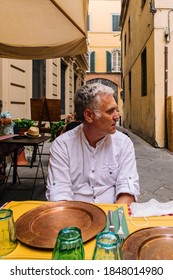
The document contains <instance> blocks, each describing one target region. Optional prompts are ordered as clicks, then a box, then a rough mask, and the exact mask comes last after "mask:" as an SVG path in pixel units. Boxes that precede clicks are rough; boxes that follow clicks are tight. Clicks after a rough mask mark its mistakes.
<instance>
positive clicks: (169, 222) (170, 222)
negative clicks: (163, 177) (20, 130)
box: [3, 200, 173, 260]
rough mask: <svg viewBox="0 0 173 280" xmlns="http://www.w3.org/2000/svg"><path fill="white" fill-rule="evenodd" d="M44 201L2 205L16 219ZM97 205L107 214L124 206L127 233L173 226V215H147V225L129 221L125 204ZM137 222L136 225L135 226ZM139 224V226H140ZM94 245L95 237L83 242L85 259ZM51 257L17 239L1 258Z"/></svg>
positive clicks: (43, 258) (44, 251) (90, 253)
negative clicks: (10, 211)
mask: <svg viewBox="0 0 173 280" xmlns="http://www.w3.org/2000/svg"><path fill="white" fill-rule="evenodd" d="M45 203H50V202H47V201H34V200H32V201H11V202H9V203H8V204H7V205H5V206H4V208H6V209H11V210H12V211H13V215H14V220H15V221H16V220H17V219H18V218H19V217H20V216H21V215H22V214H24V213H25V212H27V211H29V210H31V209H33V208H34V207H38V206H41V205H43V204H45ZM96 205H97V206H98V207H100V208H101V209H103V211H104V212H105V213H106V214H107V213H108V210H110V209H112V210H113V211H115V210H117V209H118V208H119V207H123V208H124V213H125V218H126V222H127V225H128V230H129V233H132V232H134V231H136V230H139V229H142V228H145V227H156V226H173V216H159V217H147V221H148V223H147V225H146V226H144V224H145V220H144V218H133V220H132V221H133V223H131V217H130V215H129V209H128V206H127V205H120V204H96ZM135 224H137V225H138V226H136V225H135ZM140 225H141V226H140ZM94 246H95V238H93V239H91V240H90V241H88V242H86V243H84V249H85V259H86V260H91V259H92V254H93V250H94ZM51 257H52V250H43V249H41V250H40V249H37V248H32V247H29V246H25V245H24V244H22V243H21V242H19V241H18V243H17V247H16V248H15V250H14V251H12V252H11V253H10V254H8V255H6V256H4V257H3V259H16V260H20V259H26V260H27V259H32V260H34V259H35V260H50V259H51Z"/></svg>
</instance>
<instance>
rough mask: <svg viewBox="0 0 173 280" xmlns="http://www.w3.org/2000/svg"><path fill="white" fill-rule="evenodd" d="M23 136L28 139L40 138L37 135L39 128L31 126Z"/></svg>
mask: <svg viewBox="0 0 173 280" xmlns="http://www.w3.org/2000/svg"><path fill="white" fill-rule="evenodd" d="M24 134H25V135H26V136H28V137H30V138H38V137H40V136H41V135H40V134H39V128H38V127H35V126H31V127H30V128H29V129H28V131H27V132H25V133H24Z"/></svg>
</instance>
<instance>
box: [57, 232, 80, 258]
mask: <svg viewBox="0 0 173 280" xmlns="http://www.w3.org/2000/svg"><path fill="white" fill-rule="evenodd" d="M84 258H85V254H84V246H83V241H82V236H81V230H80V229H79V228H77V227H67V228H63V229H62V230H60V232H59V233H58V236H57V240H56V243H55V247H54V250H53V254H52V259H53V260H84Z"/></svg>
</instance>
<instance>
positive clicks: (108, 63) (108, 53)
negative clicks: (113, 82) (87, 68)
mask: <svg viewBox="0 0 173 280" xmlns="http://www.w3.org/2000/svg"><path fill="white" fill-rule="evenodd" d="M111 68H112V67H111V53H110V52H108V51H106V72H112V69H111Z"/></svg>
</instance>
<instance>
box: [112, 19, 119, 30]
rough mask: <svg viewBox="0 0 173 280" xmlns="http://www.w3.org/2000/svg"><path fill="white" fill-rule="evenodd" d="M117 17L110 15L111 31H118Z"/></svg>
mask: <svg viewBox="0 0 173 280" xmlns="http://www.w3.org/2000/svg"><path fill="white" fill-rule="evenodd" d="M119 21H120V16H119V15H112V31H119Z"/></svg>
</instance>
